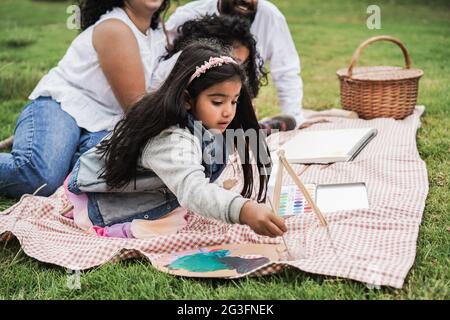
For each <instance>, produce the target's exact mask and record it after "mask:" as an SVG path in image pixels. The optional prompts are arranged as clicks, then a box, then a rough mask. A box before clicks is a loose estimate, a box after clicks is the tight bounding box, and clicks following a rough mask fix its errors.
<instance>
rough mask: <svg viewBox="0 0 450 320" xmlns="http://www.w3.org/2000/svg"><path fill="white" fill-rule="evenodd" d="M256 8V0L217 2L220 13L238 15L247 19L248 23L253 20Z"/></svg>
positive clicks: (225, 0) (222, 0)
mask: <svg viewBox="0 0 450 320" xmlns="http://www.w3.org/2000/svg"><path fill="white" fill-rule="evenodd" d="M241 8H243V9H244V10H242V9H241ZM256 9H257V8H256V2H252V1H249V0H219V3H218V10H219V12H220V14H225V15H238V16H241V17H243V18H245V19H247V20H248V21H250V23H253V21H254V20H255V16H256Z"/></svg>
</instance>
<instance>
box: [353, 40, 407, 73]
mask: <svg viewBox="0 0 450 320" xmlns="http://www.w3.org/2000/svg"><path fill="white" fill-rule="evenodd" d="M380 40H385V41H391V42H393V43H395V44H396V45H398V46H399V47H400V49H402V51H403V56H404V58H405V64H406V69H410V68H411V58H410V57H409V53H408V50H407V49H406V47H405V46H404V45H403V43H401V41H400V40H399V39H397V38H394V37H391V36H375V37H372V38H369V39H367V40H366V41H364V42H363V43H361V44H360V45H359V47H358V48H357V49H356V50H355V53H353V56H352V61H351V62H350V66H349V67H348V71H347V77H349V78H351V77H352V74H353V67H354V66H355V64H356V61H358V59H359V56H360V54H361V52H362V51H363V49H364V48H365V47H367V46H368V45H369V44H371V43H374V42H376V41H380Z"/></svg>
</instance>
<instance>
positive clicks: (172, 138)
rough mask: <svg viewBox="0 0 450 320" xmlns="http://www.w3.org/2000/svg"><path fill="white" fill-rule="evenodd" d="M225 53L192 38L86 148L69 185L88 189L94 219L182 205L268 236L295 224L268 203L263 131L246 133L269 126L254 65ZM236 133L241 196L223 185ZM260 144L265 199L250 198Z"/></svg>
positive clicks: (144, 215) (144, 214) (123, 219)
mask: <svg viewBox="0 0 450 320" xmlns="http://www.w3.org/2000/svg"><path fill="white" fill-rule="evenodd" d="M223 52H224V51H223V50H218V49H217V48H215V47H213V46H211V45H208V44H205V43H193V44H190V45H188V46H187V47H186V48H185V49H184V50H183V52H182V53H181V54H180V56H179V58H178V60H177V62H176V64H175V66H174V68H173V70H172V72H171V73H170V75H169V77H168V78H167V80H166V81H165V82H164V83H163V85H162V86H161V88H160V89H159V90H158V91H156V92H155V93H153V94H150V95H147V96H146V97H145V98H143V99H142V100H141V101H140V102H138V103H137V104H136V105H135V106H134V107H133V108H132V109H131V110H130V111H129V112H128V113H127V114H126V115H125V117H124V118H123V119H122V120H121V121H120V122H119V123H118V124H117V126H116V127H115V129H114V131H113V133H112V134H111V136H110V137H109V138H105V140H103V141H102V142H101V144H100V145H99V146H98V147H97V148H94V149H92V150H90V151H88V152H87V153H85V154H84V155H82V156H81V158H80V160H79V161H78V163H77V164H76V165H75V168H74V170H73V172H72V174H71V177H70V181H69V183H68V185H69V187H68V188H69V190H70V191H71V192H73V193H77V194H79V193H81V192H86V193H87V195H88V199H89V200H88V215H89V218H90V221H91V222H92V223H93V224H94V225H96V226H101V227H103V226H113V225H117V224H124V223H130V222H132V221H133V220H135V219H144V220H156V219H159V218H162V217H165V216H167V215H168V214H170V213H171V212H172V211H173V210H174V209H176V208H178V207H180V206H182V207H184V208H186V209H189V210H191V211H193V212H196V213H198V214H201V215H203V216H205V217H209V218H215V219H219V220H222V221H225V222H228V223H242V224H247V225H249V226H250V227H251V228H252V229H253V230H254V231H255V232H256V233H258V234H261V235H267V236H272V237H275V236H280V235H282V234H283V232H285V231H286V227H285V225H284V221H283V219H282V218H280V217H279V216H277V215H275V214H274V213H273V212H272V211H271V210H270V208H269V207H267V206H266V205H264V204H261V203H260V202H263V201H265V197H266V192H267V181H268V178H269V176H268V166H270V164H271V162H270V155H269V151H268V148H267V145H266V143H265V140H264V137H263V135H260V134H256V135H255V136H254V137H255V138H256V140H253V141H252V139H251V138H250V139H246V138H245V136H244V135H245V134H247V133H249V132H251V131H254V132H255V133H259V131H258V130H259V125H258V122H257V120H256V116H255V113H254V111H253V107H252V104H251V99H250V95H249V93H248V90H247V88H246V86H245V72H244V71H243V69H242V67H241V66H240V65H239V64H238V63H237V62H236V61H235V60H234V59H233V58H231V57H229V56H223ZM226 129H233V130H227V132H226ZM230 131H231V132H230ZM225 132H226V133H225ZM236 132H237V134H236ZM229 134H231V135H232V140H231V141H232V142H233V143H232V145H233V148H235V149H236V148H238V149H239V145H240V146H244V151H243V152H241V159H242V160H243V162H242V169H243V176H244V184H243V188H242V192H241V194H238V193H235V192H232V191H229V190H225V189H223V188H221V187H219V186H218V185H217V184H215V183H213V182H214V181H215V180H216V179H217V178H218V176H219V175H220V173H221V172H222V171H223V169H224V168H225V166H226V159H227V157H226V155H227V154H228V151H227V143H225V141H226V137H227V136H228V135H229ZM224 136H225V139H220V137H222V138H224ZM249 140H250V141H249ZM250 150H251V151H252V155H253V157H254V158H255V159H256V165H257V169H258V170H259V173H260V177H259V191H258V193H257V196H256V199H257V201H252V200H249V199H248V198H249V197H250V196H251V195H252V193H253V165H252V164H251V163H249V154H250V153H249V151H250ZM238 151H239V150H238ZM218 154H219V156H217V155H218ZM99 172H102V174H101V175H100V176H99V175H98V173H99Z"/></svg>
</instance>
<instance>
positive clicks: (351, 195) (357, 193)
mask: <svg viewBox="0 0 450 320" xmlns="http://www.w3.org/2000/svg"><path fill="white" fill-rule="evenodd" d="M315 196H316V203H317V206H318V207H319V209H320V211H322V212H332V211H340V210H354V209H367V208H369V200H368V197H367V188H366V184H365V183H363V182H361V183H343V184H322V185H318V186H317V188H316V194H315Z"/></svg>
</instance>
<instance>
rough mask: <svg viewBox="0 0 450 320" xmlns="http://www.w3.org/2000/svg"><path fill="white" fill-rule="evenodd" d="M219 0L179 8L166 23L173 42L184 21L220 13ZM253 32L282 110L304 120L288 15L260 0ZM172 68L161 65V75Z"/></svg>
mask: <svg viewBox="0 0 450 320" xmlns="http://www.w3.org/2000/svg"><path fill="white" fill-rule="evenodd" d="M217 2H218V0H197V1H192V2H189V3H188V4H186V5H184V6H181V7H179V8H177V9H176V10H175V12H174V13H173V14H172V16H171V17H170V18H169V20H168V21H167V23H166V28H167V31H168V32H169V35H170V37H171V38H172V39H171V41H172V40H173V38H174V37H175V36H176V32H177V28H178V27H179V26H180V25H182V24H183V23H184V22H186V21H188V20H193V19H196V18H199V17H201V16H203V15H205V14H216V15H219V12H218V9H217ZM250 31H251V33H252V34H253V36H254V37H255V39H256V47H257V50H258V52H259V54H260V55H261V58H262V59H263V60H264V62H266V63H267V62H268V63H269V67H270V73H271V76H272V79H273V82H274V84H275V86H276V88H277V92H278V101H279V104H280V107H281V110H282V112H283V113H285V114H290V115H292V116H294V117H295V118H296V120H297V125H298V124H300V123H302V122H303V121H304V118H303V115H302V112H301V108H302V99H303V81H302V79H301V77H300V58H299V56H298V53H297V50H296V48H295V44H294V41H293V40H292V36H291V33H290V32H289V27H288V25H287V22H286V19H285V17H284V16H283V14H282V13H281V12H280V10H278V8H277V7H276V6H275V5H273V4H272V3H270V2H269V1H267V0H258V2H257V11H256V16H255V19H254V21H253V23H252V25H251V28H250ZM172 67H173V62H172V63H167V64H166V65H163V66H161V68H163V69H165V70H162V71H161V70H160V71H159V74H160V75H161V74H163V73H166V75H168V73H170V70H171V68H172ZM160 77H161V76H160Z"/></svg>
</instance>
